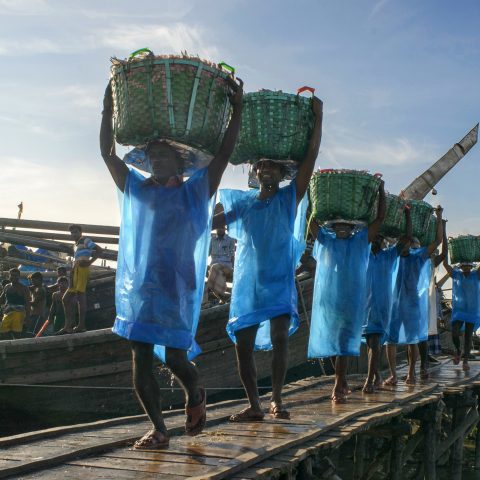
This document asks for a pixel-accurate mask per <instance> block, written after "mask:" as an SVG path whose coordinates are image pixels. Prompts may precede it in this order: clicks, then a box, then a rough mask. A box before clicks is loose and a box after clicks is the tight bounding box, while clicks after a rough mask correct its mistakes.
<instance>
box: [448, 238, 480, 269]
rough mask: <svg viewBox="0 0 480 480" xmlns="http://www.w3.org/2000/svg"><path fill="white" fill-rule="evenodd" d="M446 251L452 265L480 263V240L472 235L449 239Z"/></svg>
mask: <svg viewBox="0 0 480 480" xmlns="http://www.w3.org/2000/svg"><path fill="white" fill-rule="evenodd" d="M448 251H449V253H450V262H451V263H452V264H454V263H473V262H480V238H479V237H476V236H474V235H462V236H460V237H456V238H450V239H449V241H448Z"/></svg>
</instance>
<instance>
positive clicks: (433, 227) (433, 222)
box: [418, 215, 437, 247]
mask: <svg viewBox="0 0 480 480" xmlns="http://www.w3.org/2000/svg"><path fill="white" fill-rule="evenodd" d="M418 238H419V240H420V244H421V245H422V247H426V246H428V245H430V244H431V243H432V242H433V241H435V239H436V238H437V217H436V216H435V215H432V216H431V217H430V222H429V223H428V228H427V230H426V231H425V232H424V234H423V235H422V236H420V237H418Z"/></svg>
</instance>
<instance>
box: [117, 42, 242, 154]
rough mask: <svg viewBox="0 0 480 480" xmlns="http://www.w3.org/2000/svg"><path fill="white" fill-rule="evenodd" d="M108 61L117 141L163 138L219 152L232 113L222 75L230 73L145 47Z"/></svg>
mask: <svg viewBox="0 0 480 480" xmlns="http://www.w3.org/2000/svg"><path fill="white" fill-rule="evenodd" d="M139 55H140V56H139ZM112 63H113V65H112V68H111V73H112V80H111V82H112V91H113V101H114V119H115V137H116V140H117V142H118V143H121V144H123V145H144V144H145V143H147V142H148V141H149V140H153V139H158V138H161V139H167V140H173V141H176V142H179V143H182V144H185V145H189V146H191V147H194V148H197V149H199V150H202V151H204V152H207V153H208V154H211V155H215V154H216V153H217V151H218V149H219V146H220V143H221V141H222V138H223V134H224V132H225V129H226V126H227V123H228V119H229V116H230V113H231V107H230V102H229V99H228V92H229V86H228V83H227V80H226V79H227V77H228V75H229V74H231V73H227V72H225V71H223V70H222V69H221V68H217V66H216V65H213V64H209V63H206V62H203V61H201V60H200V59H198V58H192V57H187V56H182V57H176V56H155V55H153V53H152V52H151V51H150V50H148V49H142V50H139V51H137V52H134V53H133V54H132V55H131V56H130V58H129V59H128V60H125V61H121V60H118V59H112ZM220 66H226V67H227V68H229V69H231V67H229V66H228V65H226V64H220ZM231 70H233V69H231Z"/></svg>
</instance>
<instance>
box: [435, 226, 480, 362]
mask: <svg viewBox="0 0 480 480" xmlns="http://www.w3.org/2000/svg"><path fill="white" fill-rule="evenodd" d="M443 244H444V249H445V248H448V247H447V245H448V240H447V234H446V233H444V235H443ZM443 266H444V267H445V270H446V271H447V273H448V275H449V276H450V277H451V278H452V320H451V324H452V340H453V344H454V346H455V354H454V356H453V363H454V364H455V365H458V364H459V363H460V360H461V353H462V352H461V349H460V330H461V328H462V327H463V326H465V336H464V342H463V365H462V367H463V370H464V371H468V370H470V365H469V364H468V360H469V358H470V351H471V349H472V336H473V332H474V331H475V330H476V329H477V328H479V327H480V266H479V267H478V268H476V269H474V268H473V265H472V264H471V263H462V264H460V265H459V267H455V268H453V267H452V266H451V265H450V264H449V263H448V257H446V258H445V259H444V261H443Z"/></svg>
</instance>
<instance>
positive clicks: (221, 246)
mask: <svg viewBox="0 0 480 480" xmlns="http://www.w3.org/2000/svg"><path fill="white" fill-rule="evenodd" d="M217 205H218V204H217ZM210 258H211V262H210V268H209V271H208V280H207V288H208V289H210V290H211V291H213V292H214V294H215V295H216V296H217V297H219V298H220V299H221V300H224V299H225V293H226V291H227V280H230V279H231V278H232V274H233V262H234V260H235V240H234V239H233V238H231V237H229V236H228V235H227V234H226V233H225V227H220V228H217V230H216V235H212V240H211V242H210Z"/></svg>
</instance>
